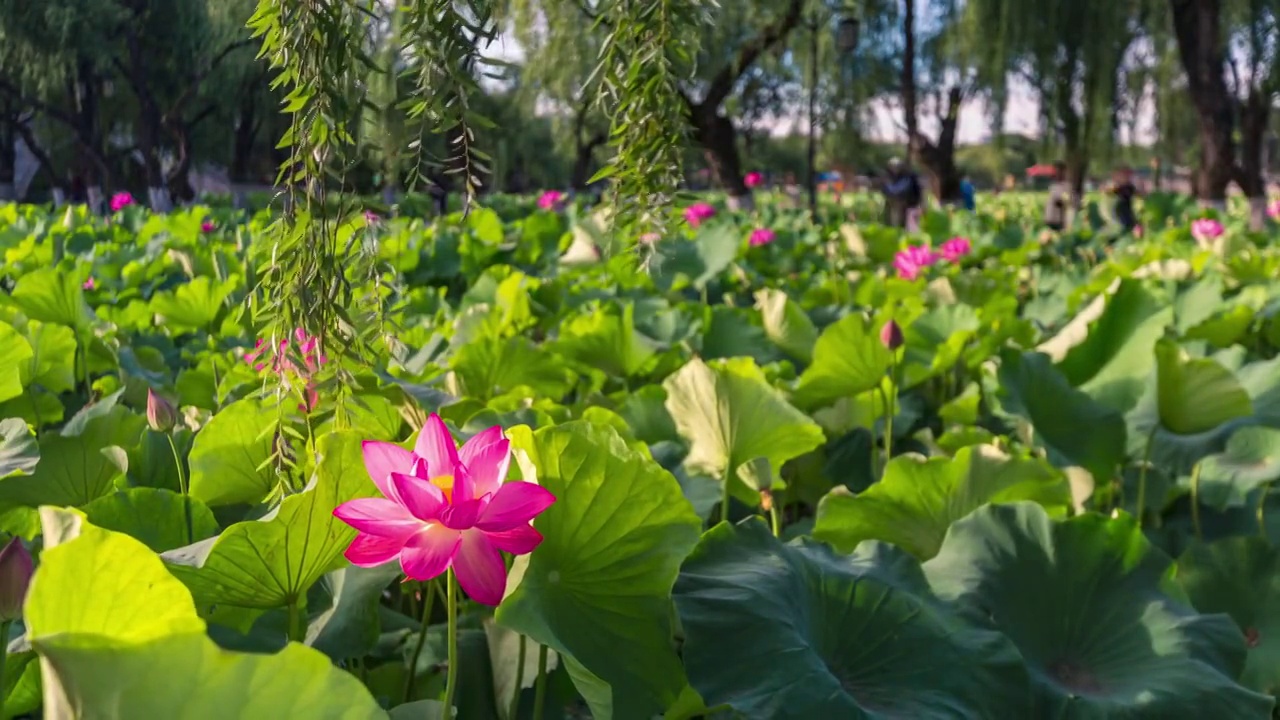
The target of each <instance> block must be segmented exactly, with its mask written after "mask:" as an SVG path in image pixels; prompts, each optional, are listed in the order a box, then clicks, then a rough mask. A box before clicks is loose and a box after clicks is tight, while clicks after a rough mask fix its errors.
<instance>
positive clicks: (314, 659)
mask: <svg viewBox="0 0 1280 720" xmlns="http://www.w3.org/2000/svg"><path fill="white" fill-rule="evenodd" d="M41 517H42V520H43V521H44V526H45V532H44V535H45V543H46V545H45V550H44V552H43V553H42V554H41V558H40V560H41V562H40V567H39V569H38V570H37V571H36V573H35V576H34V578H33V579H32V582H31V589H30V592H29V593H28V595H27V601H26V606H25V615H26V625H27V635H28V638H29V639H30V641H31V646H32V648H34V649H35V651H36V652H37V653H39V655H40V663H41V669H42V671H43V672H42V674H43V680H44V686H45V687H44V698H45V703H44V712H45V714H47V715H49V716H51V717H88V716H98V715H99V714H101V713H104V712H106V710H107V709H108V708H109V709H110V711H111V716H112V717H122V718H123V717H128V718H175V719H176V720H218V719H220V718H227V717H244V718H249V717H261V718H287V717H307V718H332V719H333V720H364V719H366V718H368V719H369V720H373V719H374V718H386V713H385V712H384V711H383V710H382V709H381V708H379V706H378V704H377V702H376V701H375V700H374V699H373V698H372V697H371V696H370V695H369V693H368V691H367V690H365V689H364V687H363V686H362V685H361V683H360V681H359V680H357V679H356V678H355V677H354V676H352V675H351V674H350V673H348V672H347V671H345V670H341V669H339V668H337V667H334V666H333V665H332V664H331V663H330V661H329V659H328V658H326V657H325V656H324V655H322V654H320V653H318V652H316V651H314V650H312V649H310V648H307V647H304V646H302V645H298V644H290V645H289V646H288V647H286V648H285V649H284V650H283V651H281V652H279V653H277V654H274V655H257V654H243V653H234V652H227V651H224V650H221V649H219V648H218V646H217V645H215V644H214V643H213V641H212V640H210V639H209V638H208V637H207V636H206V634H205V624H204V622H203V621H202V620H200V619H199V618H198V617H197V616H196V610H195V605H194V604H193V602H192V599H191V594H190V593H189V592H187V589H186V588H185V587H183V585H182V583H180V582H178V581H177V580H176V579H174V578H173V576H171V575H169V573H167V572H165V568H164V564H163V563H161V561H160V559H159V558H158V557H157V556H156V555H155V553H153V552H152V551H151V550H149V549H148V548H147V547H146V546H145V545H143V544H142V543H140V542H138V541H137V540H134V539H133V538H130V537H129V536H127V535H122V534H119V533H113V532H109V531H106V530H102V529H100V528H96V527H94V526H93V525H90V524H88V523H87V522H86V521H84V520H83V518H81V517H80V516H78V515H75V514H74V513H71V512H66V511H57V510H53V509H51V508H45V509H43V510H42V511H41Z"/></svg>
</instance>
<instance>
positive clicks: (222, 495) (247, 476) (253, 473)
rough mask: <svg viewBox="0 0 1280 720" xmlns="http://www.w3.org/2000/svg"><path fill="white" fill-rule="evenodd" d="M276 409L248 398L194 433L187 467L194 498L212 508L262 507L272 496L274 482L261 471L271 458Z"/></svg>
mask: <svg viewBox="0 0 1280 720" xmlns="http://www.w3.org/2000/svg"><path fill="white" fill-rule="evenodd" d="M276 419H277V413H276V411H275V410H274V409H272V408H268V407H266V406H264V405H263V403H262V402H260V401H258V400H255V399H252V398H246V399H244V400H237V401H236V402H233V403H231V404H230V405H227V406H226V407H224V408H222V410H220V411H218V413H217V414H216V415H214V416H213V417H212V418H210V420H209V422H208V423H206V424H205V426H204V427H203V428H201V430H200V432H199V433H196V438H195V442H194V443H192V445H191V454H190V455H189V456H188V459H187V462H188V464H189V465H190V467H191V497H193V498H196V499H198V500H200V501H202V502H204V503H205V504H206V505H209V506H210V507H216V506H218V505H234V504H236V503H248V504H253V503H258V502H262V500H263V498H265V497H267V495H268V494H270V493H271V490H272V487H273V486H274V480H273V478H272V477H271V475H270V473H268V472H265V471H263V470H259V469H258V468H259V467H260V466H261V465H262V464H263V463H265V462H266V461H267V458H269V457H271V441H272V434H271V428H272V427H273V426H274V424H275V422H276Z"/></svg>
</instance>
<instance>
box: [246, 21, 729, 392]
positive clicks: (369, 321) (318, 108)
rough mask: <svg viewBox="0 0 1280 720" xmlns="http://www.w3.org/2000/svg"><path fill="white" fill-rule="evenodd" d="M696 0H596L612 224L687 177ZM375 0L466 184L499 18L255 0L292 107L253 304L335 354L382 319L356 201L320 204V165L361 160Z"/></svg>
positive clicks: (481, 155) (372, 332)
mask: <svg viewBox="0 0 1280 720" xmlns="http://www.w3.org/2000/svg"><path fill="white" fill-rule="evenodd" d="M548 2H562V3H570V4H572V5H574V6H575V7H576V6H577V5H578V0H548ZM707 6H709V3H707V2H706V0H613V1H611V2H609V3H607V4H604V5H601V6H600V7H599V8H598V11H599V23H600V25H601V26H602V27H603V28H604V32H605V34H604V37H603V40H602V42H601V51H600V54H599V56H598V59H597V70H596V74H597V77H598V81H597V83H596V84H595V85H594V87H595V89H596V92H597V93H598V97H599V98H600V107H602V108H604V109H605V111H606V112H607V115H608V117H609V122H610V140H609V144H610V147H611V148H612V150H613V157H612V160H611V162H610V164H609V165H608V166H607V167H606V168H605V169H604V170H603V171H602V173H601V174H602V175H603V176H606V177H608V178H609V179H610V181H611V193H610V195H611V199H612V205H613V207H614V209H615V213H614V215H613V217H614V218H615V223H616V224H617V226H619V227H636V226H653V225H661V224H662V223H663V222H665V219H666V217H667V214H666V213H664V212H661V210H662V209H663V208H664V207H665V206H666V205H668V204H669V203H670V201H671V199H672V198H673V197H674V194H675V192H676V190H677V189H678V186H679V183H680V181H681V178H682V171H681V148H682V146H683V143H684V141H685V138H686V130H687V122H686V119H685V112H684V110H685V108H684V106H683V101H682V99H681V97H680V82H681V81H682V80H683V79H684V78H685V77H686V76H687V74H688V71H689V69H690V68H692V66H693V60H694V55H695V54H696V52H697V45H698V39H699V36H698V30H699V29H700V28H701V27H702V26H703V24H704V23H705V21H706V20H705V12H706V7H707ZM380 9H388V10H391V11H394V12H397V13H400V14H401V18H400V36H401V38H402V46H403V48H404V52H403V60H404V70H403V73H404V76H405V77H406V78H407V80H408V81H409V83H410V86H411V95H410V96H409V97H408V98H406V100H405V106H406V109H407V110H408V113H409V118H410V119H411V120H414V121H415V122H418V123H419V124H420V128H421V130H422V131H423V132H424V133H431V134H436V135H442V134H451V138H450V141H449V148H450V151H451V153H452V158H453V160H454V162H452V163H450V170H451V171H453V172H454V173H455V175H457V176H458V177H459V178H460V179H461V181H462V185H463V186H464V187H465V188H466V193H467V197H468V198H470V197H473V196H474V195H475V194H476V192H477V190H478V187H479V183H480V179H481V176H482V175H483V174H484V172H483V170H484V166H485V164H486V162H488V156H487V155H486V154H485V149H483V148H481V147H479V146H478V145H477V143H476V142H475V141H476V132H475V128H477V127H480V126H483V125H485V124H487V120H486V118H484V117H483V116H482V115H481V114H480V113H479V112H477V110H476V108H475V107H474V103H472V102H471V99H472V98H474V97H476V96H477V94H478V93H480V92H481V91H480V89H479V78H480V77H481V75H482V74H483V73H484V72H485V71H486V70H487V69H488V68H490V67H491V66H492V65H493V61H492V59H491V57H490V55H489V44H490V42H491V41H492V40H493V38H494V37H495V36H496V35H497V34H498V32H499V15H498V14H497V13H498V11H500V10H501V9H502V5H501V0H464V1H463V2H457V0H397V1H396V2H386V1H384V0H258V7H257V12H256V13H255V14H254V16H253V18H252V19H251V20H250V27H251V28H252V29H253V32H254V36H255V37H257V38H259V39H260V40H261V55H262V56H263V57H264V58H265V59H266V60H267V61H268V62H269V63H270V65H271V67H272V68H273V73H274V75H275V77H274V81H273V82H274V83H275V84H276V85H277V86H278V87H280V88H281V89H282V90H283V91H285V92H286V96H285V100H284V110H285V112H286V113H287V114H288V116H289V129H288V130H287V131H286V133H285V136H284V137H283V138H282V141H281V144H282V145H283V146H285V147H286V148H287V150H288V157H287V158H286V159H285V161H284V162H283V163H282V165H281V172H280V175H279V178H278V181H279V184H280V185H282V186H283V187H285V188H286V193H287V194H288V197H289V201H288V202H287V203H285V207H286V208H287V209H286V212H285V213H284V214H283V215H282V216H281V217H280V218H279V219H278V220H277V222H276V223H275V224H274V225H273V227H272V229H271V232H270V235H269V237H270V240H269V245H270V247H269V248H268V249H265V250H264V252H263V254H262V256H261V257H262V258H263V259H264V261H265V263H264V266H263V267H262V268H261V272H260V274H259V286H258V287H257V289H256V292H255V293H254V295H253V298H252V305H253V309H254V310H255V317H256V318H257V319H258V321H259V322H260V323H261V324H262V325H264V326H265V332H266V333H267V334H269V335H271V336H274V337H283V336H284V335H285V334H286V333H288V332H291V331H292V330H293V328H303V329H306V330H307V331H309V332H311V333H313V334H315V335H317V336H318V337H319V338H320V342H321V344H322V345H323V346H324V347H325V348H326V350H327V351H329V352H330V357H333V358H335V359H338V358H342V357H347V356H362V357H368V356H369V355H370V354H372V353H373V352H376V351H377V349H378V347H379V346H380V345H381V343H380V340H381V339H383V338H384V337H385V336H386V335H387V334H388V332H389V330H390V329H389V328H385V327H383V325H382V324H381V322H380V320H381V318H382V317H383V314H382V308H381V305H380V302H381V300H380V298H379V297H377V296H363V295H361V296H359V297H357V293H356V292H355V287H356V286H357V284H358V283H360V282H363V281H365V280H372V281H376V280H377V278H378V271H377V259H376V253H374V252H370V250H369V249H368V248H366V247H364V245H363V244H361V243H354V244H353V243H349V242H348V236H347V235H345V234H344V233H343V232H342V221H343V219H344V218H347V217H350V215H351V214H352V211H353V210H354V209H355V208H354V207H352V206H351V205H350V200H346V201H345V203H346V204H338V211H339V212H338V214H337V215H335V214H334V213H333V212H332V211H331V210H330V209H329V208H330V207H331V206H330V205H329V204H328V203H327V202H326V201H327V199H328V187H329V184H330V182H334V181H335V180H331V178H335V179H336V181H340V180H341V177H342V175H343V173H344V172H346V171H347V170H348V169H349V168H350V167H352V164H353V162H355V161H356V159H357V150H358V149H357V147H356V142H355V135H354V132H353V129H354V123H355V122H356V121H357V118H358V115H359V108H360V107H361V106H362V104H363V103H364V102H365V99H364V98H363V97H360V96H357V97H352V96H351V94H350V90H351V88H353V87H356V88H358V87H360V84H359V80H360V78H362V77H363V76H364V75H365V74H367V71H368V68H369V67H370V66H371V65H375V63H374V62H373V60H372V59H371V58H370V57H369V54H368V51H367V47H366V44H365V37H366V30H367V28H368V25H369V23H371V22H373V19H372V18H374V17H376V16H377V15H378V11H379V10H380ZM511 130H512V131H518V129H517V128H512V129H511ZM424 145H425V143H421V142H417V141H416V140H415V141H413V142H412V143H411V147H410V148H409V149H410V150H411V151H412V152H415V153H417V152H421V151H422V148H423V146H424ZM412 167H414V168H417V167H421V165H420V164H419V163H413V164H412ZM416 179H417V178H415V177H412V176H411V177H410V178H408V180H409V181H410V182H411V183H412V182H414V181H416ZM332 367H333V370H334V372H336V373H337V374H338V375H339V379H343V380H351V379H352V378H351V377H350V376H349V375H348V374H347V371H346V370H345V368H346V367H347V365H346V363H343V362H340V361H339V362H335V363H332ZM343 384H344V385H346V384H347V383H345V382H344V383H343Z"/></svg>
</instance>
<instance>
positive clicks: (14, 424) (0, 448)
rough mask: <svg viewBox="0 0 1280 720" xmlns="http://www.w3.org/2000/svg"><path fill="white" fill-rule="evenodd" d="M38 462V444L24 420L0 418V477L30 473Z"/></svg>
mask: <svg viewBox="0 0 1280 720" xmlns="http://www.w3.org/2000/svg"><path fill="white" fill-rule="evenodd" d="M39 462H40V446H39V445H38V444H37V443H36V436H35V435H34V434H33V433H32V432H31V428H29V427H27V423H26V421H24V420H22V419H20V418H6V419H4V420H0V478H6V477H8V476H10V475H30V474H31V472H32V471H33V470H35V468H36V465H37V464H38V463H39Z"/></svg>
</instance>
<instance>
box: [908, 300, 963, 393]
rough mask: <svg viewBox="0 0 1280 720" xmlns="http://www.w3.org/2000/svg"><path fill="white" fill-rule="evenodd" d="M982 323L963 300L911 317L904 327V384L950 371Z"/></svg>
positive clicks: (910, 385)
mask: <svg viewBox="0 0 1280 720" xmlns="http://www.w3.org/2000/svg"><path fill="white" fill-rule="evenodd" d="M981 326H982V324H981V323H980V322H979V321H978V314H977V312H975V311H974V309H973V308H971V307H969V306H968V305H964V304H953V305H944V306H942V307H937V308H932V309H930V310H927V311H925V312H924V313H923V314H921V315H919V316H918V317H916V318H915V319H914V320H912V321H911V323H910V324H909V325H907V327H906V329H905V330H904V331H903V338H904V339H905V341H906V344H905V345H903V351H902V353H903V354H902V367H901V369H900V370H899V373H900V375H899V377H900V382H901V383H902V386H903V387H914V386H916V385H919V384H920V383H922V382H924V381H925V380H928V379H929V378H931V377H936V376H938V375H940V374H942V373H945V372H948V371H950V370H951V369H952V368H953V367H955V364H956V363H957V362H959V360H960V357H961V355H962V354H963V353H964V348H965V345H966V344H968V342H969V340H970V339H971V338H973V336H974V334H975V333H976V332H977V331H978V329H979V328H980V327H981Z"/></svg>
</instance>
